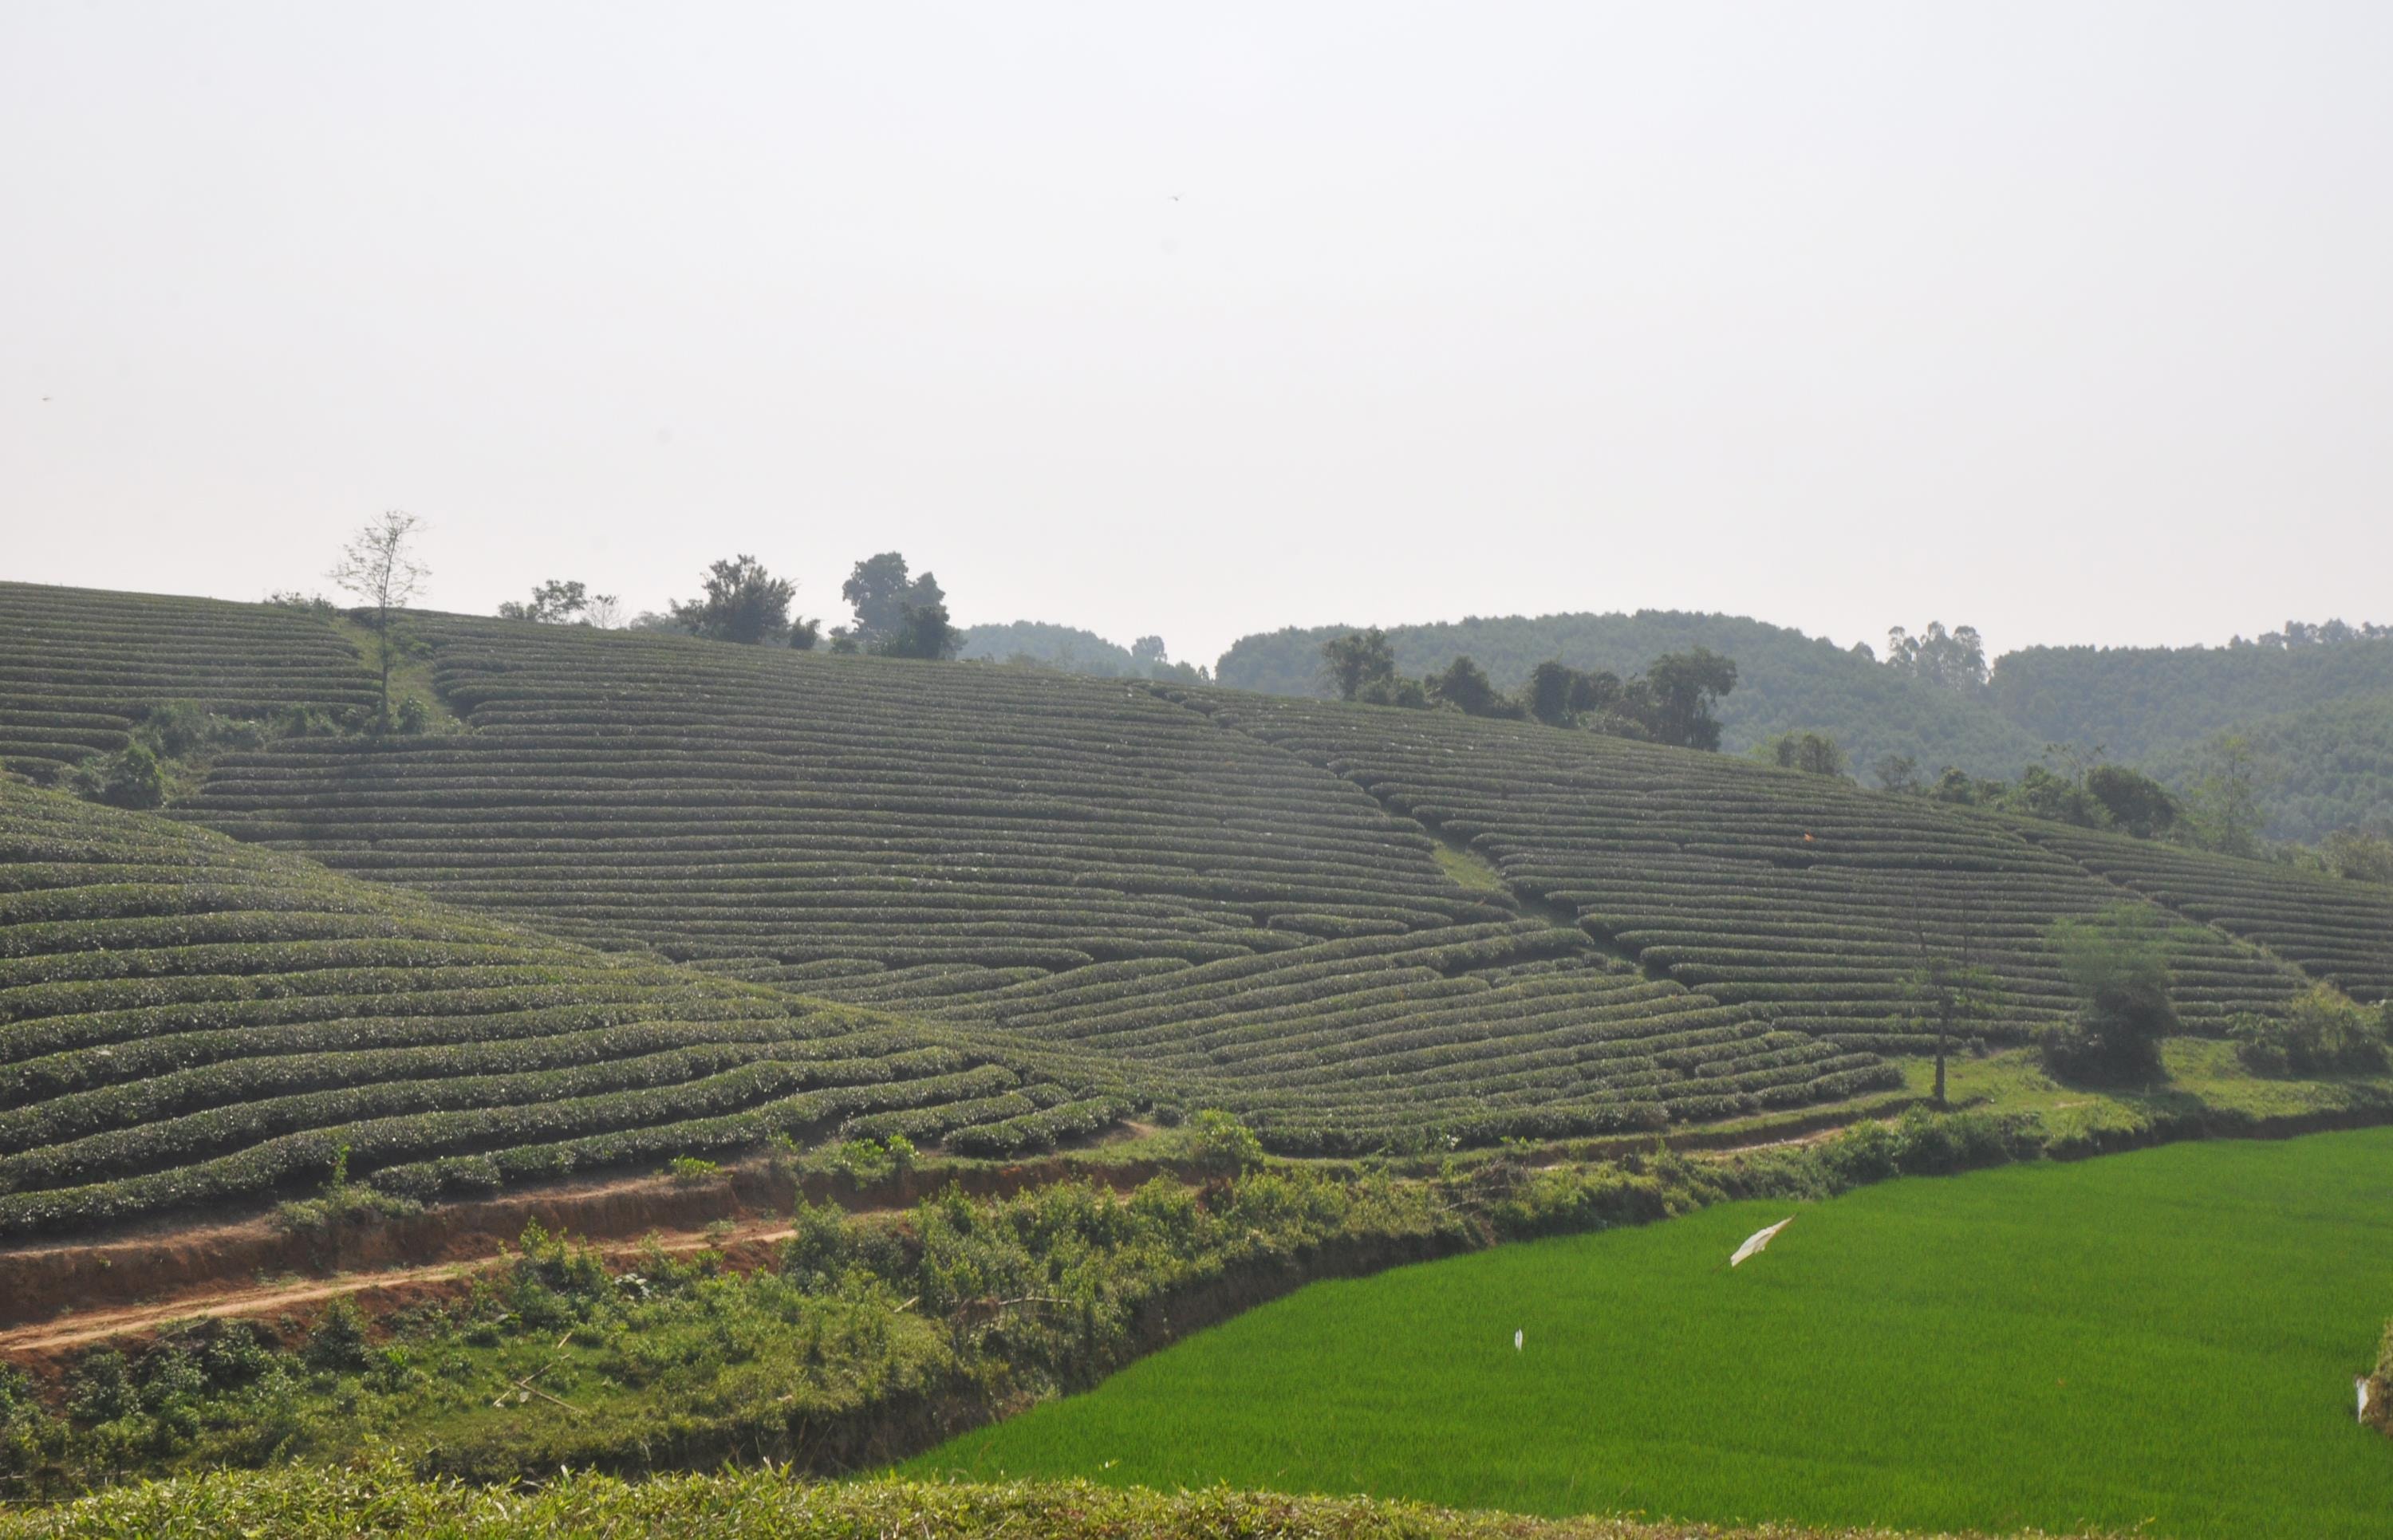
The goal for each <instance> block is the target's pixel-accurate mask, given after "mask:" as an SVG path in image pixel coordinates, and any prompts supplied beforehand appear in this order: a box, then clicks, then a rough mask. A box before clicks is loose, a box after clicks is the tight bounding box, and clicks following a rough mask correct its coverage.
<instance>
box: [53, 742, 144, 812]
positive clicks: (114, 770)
mask: <svg viewBox="0 0 2393 1540" xmlns="http://www.w3.org/2000/svg"><path fill="white" fill-rule="evenodd" d="M67 784H68V786H69V788H70V789H71V790H72V791H73V792H74V794H75V795H76V796H78V797H81V798H83V799H84V800H85V802H94V803H105V804H107V805H108V806H110V807H125V808H131V809H133V810H134V811H136V812H140V811H143V810H145V809H148V808H152V807H160V806H163V805H164V803H165V801H166V776H165V772H164V770H163V768H162V767H161V766H160V765H159V763H158V756H157V755H156V754H154V753H152V752H150V749H149V747H148V746H147V745H145V744H139V743H132V744H127V745H126V746H125V747H124V748H122V749H120V750H117V751H116V752H115V753H112V754H111V755H109V756H108V757H106V758H105V759H99V760H86V761H85V762H84V763H81V764H78V765H76V766H75V768H74V770H73V772H72V775H71V776H70V777H69V779H68V782H67Z"/></svg>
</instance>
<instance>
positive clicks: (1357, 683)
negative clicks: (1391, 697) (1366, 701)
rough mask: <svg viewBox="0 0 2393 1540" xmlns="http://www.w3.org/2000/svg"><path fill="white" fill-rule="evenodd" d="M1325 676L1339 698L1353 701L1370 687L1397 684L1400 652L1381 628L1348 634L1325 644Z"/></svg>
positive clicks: (1323, 660)
mask: <svg viewBox="0 0 2393 1540" xmlns="http://www.w3.org/2000/svg"><path fill="white" fill-rule="evenodd" d="M1321 674H1322V677H1323V678H1324V679H1326V680H1327V681H1328V683H1329V685H1330V687H1331V688H1333V689H1335V690H1336V691H1337V692H1338V698H1339V699H1340V700H1352V699H1353V698H1355V697H1356V696H1358V695H1360V694H1362V693H1363V691H1364V690H1365V689H1366V687H1367V686H1369V685H1380V686H1382V687H1383V688H1384V687H1385V686H1387V685H1390V684H1392V683H1393V682H1394V680H1395V677H1396V649H1395V647H1394V646H1393V644H1391V643H1390V642H1389V641H1388V633H1386V632H1384V631H1381V630H1380V628H1379V627H1378V626H1373V627H1371V628H1370V629H1369V630H1368V631H1353V632H1348V633H1346V634H1345V635H1343V636H1335V637H1332V638H1330V639H1329V640H1328V641H1327V642H1324V643H1322V644H1321Z"/></svg>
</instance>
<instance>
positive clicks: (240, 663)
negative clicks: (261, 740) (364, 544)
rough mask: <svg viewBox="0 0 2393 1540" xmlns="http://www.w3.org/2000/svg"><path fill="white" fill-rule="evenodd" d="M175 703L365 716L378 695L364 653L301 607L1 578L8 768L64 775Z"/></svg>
mask: <svg viewBox="0 0 2393 1540" xmlns="http://www.w3.org/2000/svg"><path fill="white" fill-rule="evenodd" d="M170 701H190V702H193V703H195V704H198V705H201V706H203V707H206V708H207V709H209V710H211V711H220V712H222V713H224V714H226V715H228V716H236V717H262V716H266V715H268V714H269V713H271V712H273V711H277V710H280V709H282V708H285V707H302V708H307V707H312V708H315V709H317V710H329V711H340V710H347V709H359V710H362V709H365V708H369V707H371V706H372V705H373V701H374V688H373V676H372V675H371V674H369V673H368V672H367V671H366V666H365V663H364V661H363V659H360V658H359V656H358V654H357V650H356V649H355V648H353V647H351V646H349V645H348V643H347V642H346V641H344V640H343V639H342V638H341V636H340V634H339V633H337V632H335V631H334V630H333V628H332V627H330V626H327V625H325V624H323V623H322V622H321V621H320V620H314V619H312V618H310V617H308V616H307V615H304V614H301V613H299V612H297V611H295V610H289V609H281V608H277V607H272V606H268V605H241V604H227V603H224V602H222V601H220V600H216V599H185V598H174V597H169V596H166V595H163V594H115V593H107V592H103V591H99V590H96V589H84V588H51V587H46V586H40V585H36V584H33V583H17V582H0V766H5V767H6V768H7V769H11V770H15V771H18V772H20V773H21V774H27V775H32V776H35V777H49V776H53V775H56V774H57V773H58V772H59V771H60V770H62V769H64V768H65V767H66V766H68V765H70V764H72V763H75V762H77V761H79V760H82V759H84V758H85V757H86V756H88V755H90V754H93V753H98V752H111V751H114V750H121V749H124V747H126V746H127V745H128V744H130V743H131V742H132V733H133V729H134V728H135V727H136V726H137V725H138V724H139V723H140V721H141V719H142V717H143V716H144V715H145V714H146V713H147V712H148V711H150V709H151V708H152V707H155V706H159V705H162V704H164V703H167V702H170Z"/></svg>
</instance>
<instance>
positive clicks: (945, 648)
mask: <svg viewBox="0 0 2393 1540" xmlns="http://www.w3.org/2000/svg"><path fill="white" fill-rule="evenodd" d="M872 650H873V651H874V652H875V653H876V654H878V655H879V656H881V657H883V658H922V659H931V660H934V661H939V660H944V659H951V658H953V657H955V655H956V654H958V653H960V652H961V651H963V650H964V633H962V632H961V631H959V630H958V629H956V627H955V625H954V623H953V622H951V621H950V620H948V607H947V606H946V605H945V604H942V603H940V602H939V601H938V600H935V599H934V600H932V601H931V602H930V603H928V604H923V605H911V604H909V605H906V606H904V607H902V610H901V615H900V619H899V620H898V622H897V629H896V632H895V633H892V634H890V635H889V636H887V637H884V638H883V640H881V641H879V642H876V643H874V644H873V646H872Z"/></svg>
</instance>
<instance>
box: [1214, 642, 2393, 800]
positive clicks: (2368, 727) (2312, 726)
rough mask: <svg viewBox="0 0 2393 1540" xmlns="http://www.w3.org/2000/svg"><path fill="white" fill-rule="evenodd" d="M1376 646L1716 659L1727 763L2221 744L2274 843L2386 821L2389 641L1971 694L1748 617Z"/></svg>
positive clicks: (2011, 656) (2156, 654)
mask: <svg viewBox="0 0 2393 1540" xmlns="http://www.w3.org/2000/svg"><path fill="white" fill-rule="evenodd" d="M1351 629H1353V628H1351V627H1347V626H1314V627H1290V628H1288V629H1287V630H1284V631H1277V632H1272V633H1258V634H1256V635H1251V636H1247V637H1242V638H1241V639H1239V640H1238V641H1237V642H1236V643H1235V644H1234V645H1233V646H1231V648H1230V650H1229V651H1228V652H1227V653H1225V654H1223V658H1222V661H1221V666H1220V668H1219V670H1218V671H1217V675H1218V678H1219V681H1220V683H1222V684H1223V685H1229V686H1232V687H1234V688H1240V689H1250V690H1261V691H1264V692H1267V693H1269V694H1273V695H1289V696H1314V697H1317V696H1320V695H1323V694H1324V693H1326V690H1327V686H1326V685H1325V684H1324V683H1323V681H1322V677H1321V672H1320V668H1321V663H1320V648H1321V644H1322V643H1323V642H1325V641H1327V640H1328V639H1330V638H1331V637H1334V636H1340V635H1343V634H1345V633H1347V632H1348V631H1349V630H1351ZM1388 636H1389V639H1390V640H1391V641H1392V642H1393V644H1394V646H1395V652H1396V667H1397V670H1398V672H1403V673H1406V674H1419V673H1434V672H1438V671H1440V670H1442V669H1444V668H1445V666H1446V665H1447V664H1448V663H1450V662H1452V661H1453V660H1454V659H1456V658H1457V657H1462V656H1468V657H1470V658H1471V659H1475V660H1476V661H1477V662H1478V663H1479V665H1480V666H1481V667H1482V668H1484V669H1485V670H1486V671H1487V673H1488V675H1489V677H1490V678H1491V679H1493V680H1494V682H1495V683H1496V684H1497V685H1498V686H1500V687H1503V688H1507V689H1510V688H1514V687H1517V686H1518V685H1520V683H1521V681H1522V680H1523V679H1524V678H1525V677H1526V676H1527V674H1528V672H1529V670H1530V669H1532V668H1534V667H1535V666H1536V664H1538V663H1540V662H1543V661H1545V660H1546V659H1550V658H1558V659H1561V660H1562V661H1563V662H1564V663H1567V664H1570V665H1571V666H1572V667H1574V668H1580V669H1609V670H1611V671H1612V672H1615V673H1617V674H1620V675H1622V676H1623V677H1626V676H1628V675H1629V674H1632V673H1636V672H1641V670H1643V669H1644V668H1645V666H1646V665H1647V664H1649V663H1651V662H1652V661H1653V659H1655V658H1657V657H1659V656H1661V655H1662V654H1663V653H1666V652H1674V651H1680V650H1683V649H1685V648H1688V647H1693V646H1706V647H1709V648H1711V649H1712V650H1713V651H1714V652H1717V653H1720V654H1723V655H1724V656H1726V657H1729V658H1731V659H1734V660H1735V662H1736V665H1737V685H1736V689H1735V690H1734V691H1733V693H1732V694H1730V696H1729V697H1728V698H1726V699H1724V700H1723V701H1721V702H1720V724H1721V729H1722V732H1721V742H1720V747H1721V748H1722V749H1723V750H1727V751H1729V752H1731V753H1739V752H1743V751H1745V750H1748V749H1750V748H1752V747H1753V746H1754V745H1756V744H1758V743H1762V742H1765V741H1767V740H1768V739H1770V738H1772V737H1775V736H1776V735H1778V734H1779V733H1782V732H1785V731H1787V730H1789V729H1801V730H1808V731H1816V732H1822V733H1825V734H1827V735H1828V736H1829V737H1833V738H1835V739H1836V740H1837V743H1839V744H1840V745H1842V746H1843V748H1844V749H1845V750H1846V753H1847V755H1848V756H1849V759H1850V764H1851V768H1852V773H1853V774H1854V775H1855V776H1857V777H1861V778H1862V779H1863V781H1864V782H1866V781H1868V780H1869V778H1870V770H1871V767H1872V766H1873V765H1874V764H1875V763H1876V761H1877V760H1878V758H1879V756H1881V755H1884V754H1890V753H1891V754H1908V755H1910V756H1912V757H1913V758H1914V759H1915V760H1916V761H1917V762H1918V766H1919V769H1920V770H1921V771H1922V772H1923V773H1925V774H1926V775H1929V776H1930V777H1932V776H1934V775H1935V773H1936V772H1938V771H1939V770H1941V769H1942V768H1943V767H1944V766H1946V765H1948V764H1950V765H1957V766H1959V767H1960V768H1961V769H1963V770H1966V771H1968V772H1969V773H1970V774H1971V775H1973V776H1986V777H2012V776H2016V775H2017V774H2018V773H2019V771H2020V768H2021V767H2022V766H2024V765H2027V764H2031V763H2035V762H2036V761H2038V760H2040V759H2042V758H2043V757H2044V755H2045V750H2046V746H2047V745H2051V744H2067V745H2070V746H2072V747H2073V749H2075V750H2079V751H2081V752H2084V753H2087V754H2093V753H2095V752H2097V751H2098V750H2099V755H2100V757H2102V758H2105V759H2108V760H2111V761H2112V762H2114V763H2125V764H2133V765H2138V766H2139V767H2141V768H2143V769H2145V770H2146V771H2148V772H2150V773H2151V774H2152V775H2154V776H2157V777H2160V778H2161V779H2162V780H2163V781H2164V782H2165V783H2167V784H2168V785H2170V786H2172V787H2175V788H2177V790H2185V789H2186V788H2188V787H2190V786H2191V785H2193V784H2194V783H2195V782H2196V781H2198V780H2199V779H2201V778H2202V777H2203V774H2204V773H2205V765H2204V760H2205V752H2204V750H2205V746H2206V745H2208V744H2210V743H2212V742H2213V741H2214V740H2216V739H2217V738H2218V737H2221V736H2222V735H2230V734H2231V735H2234V736H2236V737H2241V738H2243V739H2244V740H2246V741H2247V742H2248V744H2249V745H2250V748H2251V750H2252V751H2253V754H2254V759H2255V769H2256V774H2257V777H2258V783H2259V794H2260V800H2261V805H2262V808H2263V810H2264V812H2265V815H2266V817H2267V827H2266V829H2265V832H2266V833H2267V834H2268V835H2269V837H2270V838H2272V839H2280V840H2302V841H2309V840H2316V839H2318V838H2320V837H2321V836H2323V835H2325V834H2327V833H2328V832H2330V831H2332V830H2334V829H2344V828H2348V827H2351V826H2353V825H2367V824H2372V823H2381V822H2384V821H2386V820H2388V819H2393V636H2386V635H2383V634H2368V633H2364V632H2362V631H2360V630H2355V629H2353V628H2349V627H2339V626H2335V625H2332V624H2329V625H2325V626H2306V625H2296V624H2289V625H2288V626H2287V627H2286V628H2285V631H2284V632H2282V633H2270V634H2269V635H2267V636H2264V637H2263V638H2262V639H2261V640H2260V641H2258V642H2243V641H2240V640H2239V641H2238V642H2236V643H2234V644H2231V645H2230V646H2189V647H2093V646H2038V647H2025V648H2021V649H2020V650H2019V651H2016V652H2011V653H2007V654H2005V655H2003V656H2002V657H2001V658H2000V659H1995V660H1994V671H1993V677H1992V679H1991V680H1990V681H1989V682H1988V683H1987V684H1986V685H1983V686H1972V687H1970V688H1968V689H1951V688H1946V687H1943V686H1942V685H1935V684H1931V683H1930V682H1929V681H1928V680H1925V679H1922V678H1918V677H1916V676H1914V675H1909V674H1905V673H1903V672H1899V671H1897V670H1894V669H1890V668H1888V667H1887V666H1886V665H1884V664H1883V663H1880V662H1877V661H1876V660H1875V659H1872V658H1871V657H1869V656H1867V655H1864V654H1863V653H1861V652H1858V651H1855V650H1852V649H1849V648H1842V647H1838V646H1836V645H1834V644H1833V643H1831V642H1828V641H1826V640H1825V639H1824V638H1819V637H1811V636H1806V635H1804V634H1803V633H1800V632H1798V631H1793V630H1790V629H1788V628H1786V627H1784V626H1774V625H1771V624H1768V623H1767V622H1764V621H1760V620H1749V619H1746V618H1745V617H1742V616H1732V615H1697V614H1689V613H1685V612H1681V611H1674V610H1653V609H1647V610H1640V611H1638V612H1637V613H1636V614H1634V615H1619V614H1614V615H1548V616H1539V617H1536V618H1528V617H1522V616H1509V617H1505V618H1502V619H1494V620H1490V619H1476V618H1475V619H1471V620H1462V621H1451V622H1445V623H1442V624H1435V625H1414V626H1398V627H1392V628H1389V629H1388Z"/></svg>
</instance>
